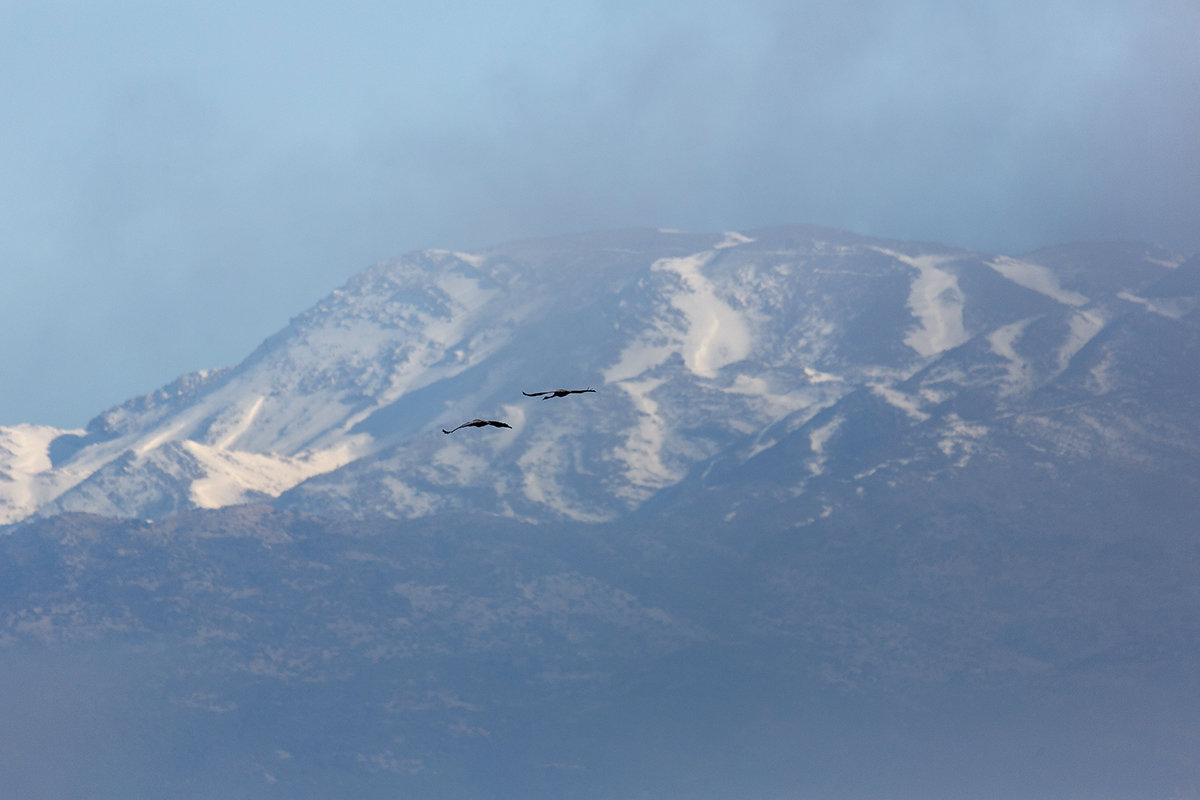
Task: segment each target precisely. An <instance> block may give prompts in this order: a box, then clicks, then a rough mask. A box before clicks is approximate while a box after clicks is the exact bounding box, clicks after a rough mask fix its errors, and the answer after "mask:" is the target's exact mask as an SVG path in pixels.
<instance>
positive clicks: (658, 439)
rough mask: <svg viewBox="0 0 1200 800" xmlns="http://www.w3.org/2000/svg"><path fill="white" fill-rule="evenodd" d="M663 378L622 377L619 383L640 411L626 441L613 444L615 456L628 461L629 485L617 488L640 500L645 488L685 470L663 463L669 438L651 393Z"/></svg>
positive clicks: (659, 484) (674, 478) (661, 484)
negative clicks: (630, 378) (640, 379)
mask: <svg viewBox="0 0 1200 800" xmlns="http://www.w3.org/2000/svg"><path fill="white" fill-rule="evenodd" d="M662 383H663V381H661V380H645V381H622V382H621V383H620V384H618V385H619V386H620V387H621V388H622V389H623V390H624V391H625V393H626V394H628V395H629V398H630V400H632V401H633V405H634V408H635V409H637V411H638V424H637V426H636V427H634V428H632V429H630V431H629V435H628V436H627V437H626V439H625V443H624V445H622V446H620V447H617V448H614V450H613V452H612V457H613V458H614V459H616V460H617V461H620V462H623V463H624V465H625V480H626V483H627V484H628V487H629V488H625V487H621V488H618V489H617V494H618V495H621V496H625V497H627V498H628V499H631V500H635V501H641V500H643V499H645V496H646V495H647V494H648V492H647V491H646V490H651V491H653V490H658V489H662V488H664V487H666V486H670V485H672V484H674V483H677V482H678V481H679V480H680V479H682V478H683V473H682V472H679V471H676V470H672V469H670V468H669V467H667V465H666V464H665V463H663V446H664V444H665V442H666V438H667V427H666V422H665V420H663V418H662V416H661V415H659V413H658V403H656V402H654V400H652V399H651V398H650V393H651V392H652V391H654V390H655V389H657V388H658V387H659V386H660V385H661V384H662Z"/></svg>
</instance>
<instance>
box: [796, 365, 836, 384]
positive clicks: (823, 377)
mask: <svg viewBox="0 0 1200 800" xmlns="http://www.w3.org/2000/svg"><path fill="white" fill-rule="evenodd" d="M804 374H805V375H806V376H808V379H809V381H811V382H812V383H833V382H835V381H841V380H844V379H843V378H841V377H840V376H838V375H830V374H829V373H828V372H820V371H818V370H815V369H813V368H812V367H805V368H804Z"/></svg>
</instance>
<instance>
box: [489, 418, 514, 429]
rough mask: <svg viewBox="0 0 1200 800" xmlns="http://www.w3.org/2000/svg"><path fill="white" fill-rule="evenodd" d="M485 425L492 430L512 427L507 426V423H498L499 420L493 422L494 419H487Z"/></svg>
mask: <svg viewBox="0 0 1200 800" xmlns="http://www.w3.org/2000/svg"><path fill="white" fill-rule="evenodd" d="M487 424H488V425H491V426H492V427H493V428H511V427H512V425H509V424H508V423H507V422H500V421H499V420H494V419H489V420H488V422H487Z"/></svg>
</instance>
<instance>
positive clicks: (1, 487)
mask: <svg viewBox="0 0 1200 800" xmlns="http://www.w3.org/2000/svg"><path fill="white" fill-rule="evenodd" d="M64 434H75V435H81V434H83V431H64V430H61V429H59V428H52V427H50V426H49V425H13V426H11V427H0V525H6V524H8V523H10V522H16V521H17V520H20V519H24V518H25V517H27V516H29V515H30V514H32V513H33V512H34V511H35V510H36V509H37V507H38V506H39V505H41V504H42V503H44V502H46V501H47V500H50V499H52V498H54V497H55V496H56V495H58V494H59V493H60V492H62V491H63V490H64V489H66V488H69V486H70V485H71V484H73V483H77V482H78V481H80V480H82V479H83V478H85V477H87V475H86V473H83V474H78V473H75V474H72V473H55V472H54V471H53V470H52V465H51V463H50V443H51V442H52V441H54V440H55V439H57V438H58V437H59V436H62V435H64Z"/></svg>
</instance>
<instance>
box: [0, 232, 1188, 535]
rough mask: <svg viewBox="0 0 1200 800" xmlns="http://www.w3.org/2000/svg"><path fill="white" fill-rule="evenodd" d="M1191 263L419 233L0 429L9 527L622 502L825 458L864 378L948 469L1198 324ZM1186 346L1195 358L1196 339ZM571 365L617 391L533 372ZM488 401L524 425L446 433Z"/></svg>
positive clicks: (516, 511)
mask: <svg viewBox="0 0 1200 800" xmlns="http://www.w3.org/2000/svg"><path fill="white" fill-rule="evenodd" d="M1198 276H1200V262H1197V261H1196V260H1194V259H1193V260H1192V261H1188V262H1186V263H1185V259H1184V258H1183V257H1181V256H1179V255H1177V254H1172V253H1169V252H1166V251H1163V250H1161V249H1158V248H1154V247H1148V246H1140V245H1116V244H1113V245H1074V246H1071V245H1069V246H1062V247H1057V248H1052V249H1048V250H1044V251H1039V252H1036V253H1032V254H1028V255H1025V256H1022V257H1019V258H1015V257H1010V256H995V255H986V254H981V253H975V252H969V251H964V250H958V249H954V248H950V247H945V246H940V245H934V244H924V243H913V242H901V241H885V240H879V239H872V238H868V237H863V236H858V235H854V234H850V233H846V232H841V231H835V230H828V229H822V228H815V227H805V226H796V227H784V228H773V229H766V230H758V231H745V232H741V233H721V234H688V233H678V232H671V231H651V230H638V231H619V232H609V233H599V234H589V235H580V236H567V237H561V238H556V239H549V240H541V241H530V242H519V243H513V244H507V245H503V246H499V247H495V248H492V249H489V250H484V251H480V252H474V253H456V252H446V251H423V252H416V253H411V254H409V255H407V256H404V257H402V258H399V259H397V260H395V261H389V262H385V263H381V264H378V265H376V266H373V267H370V268H369V269H366V270H364V271H362V272H360V273H359V274H357V275H355V276H354V277H353V278H352V279H351V280H350V281H349V282H348V283H346V285H345V286H343V287H342V288H340V289H337V290H335V291H334V292H333V293H331V294H330V295H329V296H328V297H326V298H325V299H324V300H322V301H321V302H320V303H318V304H317V305H316V306H314V307H313V308H311V309H309V310H308V311H306V312H304V313H303V314H301V315H300V316H298V317H297V318H295V319H294V320H292V321H291V323H290V324H289V325H288V326H287V327H286V328H284V329H283V330H282V331H280V332H279V333H278V334H276V335H274V336H272V337H271V338H269V339H268V340H267V341H265V342H264V343H263V344H262V345H261V346H260V347H259V348H258V349H257V350H256V351H255V352H254V353H252V354H251V355H250V356H249V357H248V358H247V359H246V360H245V361H243V362H242V363H241V364H239V365H237V366H236V367H232V368H227V369H221V370H215V371H207V372H198V373H195V374H192V375H188V376H184V377H183V378H180V379H179V380H177V381H175V382H174V383H172V384H169V385H167V386H165V387H163V388H162V389H160V390H158V391H156V392H153V393H151V394H149V395H146V396H144V397H139V398H135V399H133V400H130V401H128V402H126V403H124V404H122V405H120V406H117V407H115V408H112V409H109V410H108V411H105V412H103V413H102V414H100V415H99V416H97V417H96V418H95V419H93V420H92V421H91V422H90V423H89V424H88V426H87V428H86V429H85V430H78V431H62V430H57V429H53V428H49V427H45V426H30V425H17V426H12V427H6V428H0V477H2V478H3V479H4V480H3V482H0V522H4V523H11V522H15V521H18V520H21V519H23V518H25V517H28V516H30V515H34V514H40V515H51V514H56V513H60V512H63V511H87V512H92V513H97V514H102V515H108V516H119V517H158V516H162V515H164V514H170V513H173V512H176V511H179V510H182V509H187V508H217V507H224V506H229V505H235V504H240V503H246V502H262V501H271V502H275V503H276V504H278V505H279V506H280V507H284V508H290V509H295V510H305V511H311V512H318V513H325V514H339V515H342V514H351V515H360V516H361V515H384V516H397V517H419V516H424V515H428V514H430V513H433V512H437V511H445V510H456V509H474V510H481V509H482V510H487V511H490V512H493V513H497V514H502V515H509V516H513V517H516V518H522V519H554V518H560V519H562V518H568V519H572V520H578V521H603V520H612V519H614V518H618V517H620V516H622V515H624V514H627V513H629V512H630V511H633V510H635V509H637V508H639V507H640V506H642V505H643V504H644V503H646V501H648V500H649V499H651V498H653V497H655V496H656V495H657V494H659V493H660V492H662V490H664V489H666V488H667V487H671V486H674V485H676V484H679V483H680V481H682V480H683V479H684V478H685V477H686V476H688V475H689V474H690V473H693V472H694V471H696V470H703V469H705V468H706V466H711V465H713V464H716V463H718V462H719V463H722V464H725V465H728V464H729V463H749V462H750V461H751V460H752V459H753V458H754V457H755V456H756V455H758V454H760V453H762V452H764V451H766V450H769V449H770V448H772V447H773V446H774V445H776V444H777V443H778V442H780V441H782V440H784V439H785V438H787V437H788V436H789V434H791V433H793V432H795V431H797V430H800V429H801V428H805V426H808V427H807V428H805V430H806V431H808V433H807V434H806V437H807V438H806V441H807V446H808V448H809V450H810V453H809V454H808V455H807V456H806V458H807V461H806V463H807V464H808V466H807V467H806V468H807V469H808V470H809V471H811V472H812V474H814V475H816V474H820V473H821V471H822V470H823V469H824V467H823V461H822V459H823V458H825V457H826V456H827V453H826V452H825V444H826V443H827V442H828V441H829V440H830V437H834V436H835V435H836V434H837V433H838V432H839V431H840V430H842V429H843V428H844V426H847V425H851V424H852V423H853V420H852V419H851V417H850V416H849V415H848V414H847V412H846V411H845V410H844V408H849V406H845V407H844V408H843V406H841V405H839V404H845V403H848V402H851V399H854V398H858V399H857V400H854V402H862V398H871V399H873V401H874V402H876V403H877V404H879V405H881V406H883V407H886V408H890V409H892V410H893V411H895V412H896V413H897V414H899V415H900V417H901V418H902V419H904V420H906V421H907V423H908V424H910V425H912V426H921V425H924V426H926V427H929V426H930V424H934V425H937V426H940V429H939V431H940V432H939V433H938V437H939V438H938V439H937V441H938V442H939V444H938V447H939V449H940V450H941V451H943V452H944V454H945V458H946V459H947V463H948V464H951V465H952V464H954V463H958V462H960V461H962V460H963V459H968V458H970V457H971V454H972V453H974V452H976V451H979V450H980V449H981V448H984V447H985V445H986V442H987V437H988V434H989V431H990V430H992V426H991V424H990V423H989V422H988V419H984V418H983V417H981V416H980V415H979V414H972V413H966V412H962V410H961V409H960V410H959V411H955V410H954V409H955V408H956V407H957V405H956V404H958V405H963V404H967V403H968V399H969V398H978V397H979V396H981V393H983V394H986V395H987V397H988V401H987V402H988V410H987V414H986V415H985V416H987V417H988V418H995V419H1008V418H1011V417H1012V416H1013V415H1017V414H1021V413H1026V412H1028V411H1029V410H1030V408H1031V406H1030V403H1035V404H1036V402H1039V398H1041V397H1043V396H1044V394H1045V392H1046V390H1047V387H1051V386H1057V385H1059V384H1061V383H1063V382H1064V381H1065V380H1067V377H1065V376H1070V379H1071V381H1073V383H1072V385H1073V386H1074V390H1075V391H1077V392H1082V393H1084V394H1088V395H1090V396H1095V397H1102V396H1106V395H1111V394H1113V393H1114V392H1119V391H1121V390H1122V389H1123V387H1127V385H1128V382H1129V380H1130V379H1129V376H1128V375H1122V374H1121V370H1122V369H1126V368H1128V367H1129V365H1128V364H1125V363H1118V360H1115V357H1113V356H1112V354H1111V352H1110V350H1111V346H1112V345H1111V342H1112V340H1114V338H1116V337H1120V336H1123V335H1125V336H1128V335H1135V332H1136V331H1138V330H1142V329H1146V330H1149V328H1154V329H1155V330H1156V331H1157V332H1158V333H1157V334H1156V335H1158V334H1163V335H1166V336H1167V337H1168V338H1170V337H1172V336H1174V337H1176V338H1178V337H1183V339H1188V338H1189V337H1191V339H1189V341H1190V340H1194V336H1195V331H1196V328H1197V314H1196V307H1197V302H1198V298H1200V277H1198ZM1178 357H1179V358H1181V359H1184V361H1181V362H1179V369H1180V370H1181V371H1182V374H1181V379H1182V380H1191V379H1192V378H1191V376H1194V375H1195V374H1197V373H1196V371H1195V366H1196V354H1195V351H1188V352H1180V353H1179V354H1178ZM1189 370H1190V371H1189ZM560 387H570V388H573V387H579V388H583V387H591V388H595V389H596V393H595V394H583V395H573V396H570V397H566V398H561V399H557V398H551V399H547V400H543V399H540V398H528V397H525V396H523V395H522V391H541V390H547V389H555V388H560ZM960 412H961V413H960ZM474 417H485V418H496V419H504V420H506V421H507V422H508V423H509V424H511V425H512V430H497V429H493V428H484V429H470V428H468V429H463V430H461V431H458V432H457V433H455V434H453V435H451V436H445V435H443V434H442V433H441V428H443V427H446V428H451V427H454V426H455V425H457V424H459V423H460V422H463V421H466V420H469V419H471V418H474ZM930 420H934V422H933V423H930ZM814 421H820V424H819V425H817V424H816V423H815V422H814ZM814 425H816V427H814ZM1034 427H1036V426H1032V425H1030V426H1027V428H1028V429H1029V435H1030V436H1032V437H1034V438H1037V436H1043V438H1044V439H1045V441H1044V442H1043V444H1044V445H1045V446H1047V447H1068V446H1069V445H1068V444H1066V443H1064V442H1063V441H1061V440H1055V438H1054V436H1051V435H1050V434H1048V433H1047V432H1046V430H1045V429H1039V430H1040V431H1041V432H1040V433H1038V432H1036V431H1034V430H1033V428H1034ZM1059 433H1062V431H1059ZM1064 435H1066V434H1064ZM1078 435H1079V434H1078V432H1077V431H1074V430H1073V431H1072V432H1071V433H1070V434H1069V435H1068V437H1067V438H1070V437H1076V438H1078ZM1096 435H1097V436H1098V437H1100V438H1103V437H1104V435H1106V434H1105V433H1104V432H1102V431H1098V432H1097V434H1096ZM1060 439H1061V437H1060ZM1052 440H1053V441H1052ZM1054 442H1057V443H1056V444H1055V443H1054Z"/></svg>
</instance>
